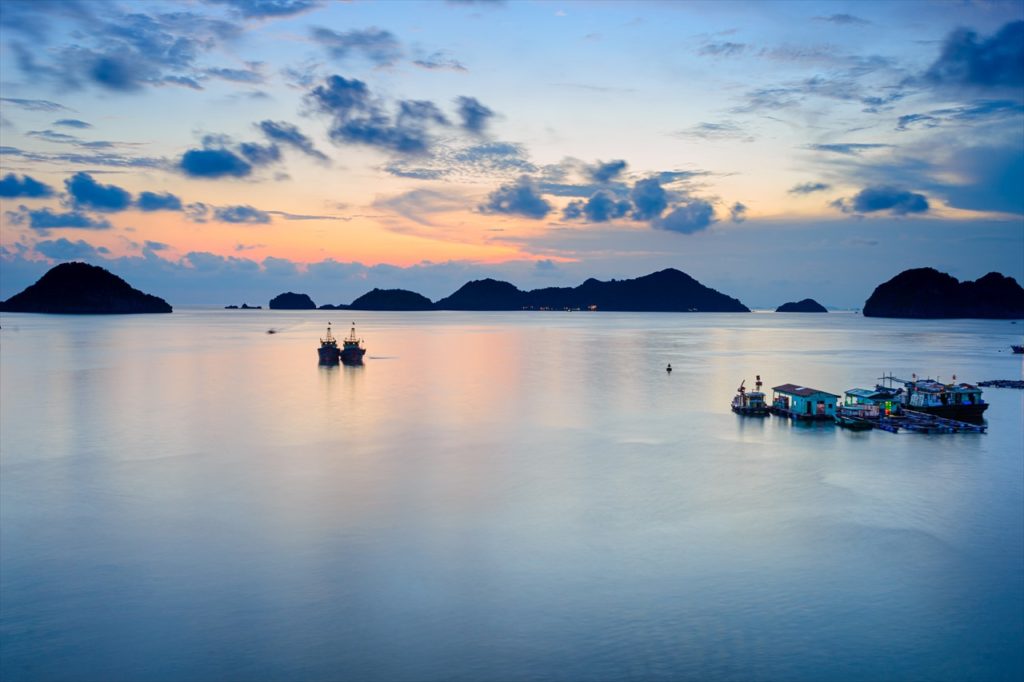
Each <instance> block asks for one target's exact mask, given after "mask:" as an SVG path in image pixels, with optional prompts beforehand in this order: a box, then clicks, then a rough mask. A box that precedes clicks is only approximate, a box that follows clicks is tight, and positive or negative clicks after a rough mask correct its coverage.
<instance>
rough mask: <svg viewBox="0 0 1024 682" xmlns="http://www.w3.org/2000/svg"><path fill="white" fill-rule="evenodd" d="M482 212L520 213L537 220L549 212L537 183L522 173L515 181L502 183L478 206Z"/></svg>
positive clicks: (548, 206) (548, 205) (549, 207)
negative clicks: (506, 183)
mask: <svg viewBox="0 0 1024 682" xmlns="http://www.w3.org/2000/svg"><path fill="white" fill-rule="evenodd" d="M480 210H481V211H482V212H484V213H504V214H509V215H521V216H525V217H527V218H533V219H535V220H539V219H541V218H543V217H545V216H546V215H547V214H548V213H550V212H551V204H549V203H548V202H547V201H546V200H545V199H544V198H543V197H542V196H540V193H539V192H538V188H537V184H536V183H535V182H534V181H533V180H531V179H530V178H529V177H527V176H525V175H523V176H521V177H520V178H519V179H518V180H517V181H516V182H515V183H513V184H509V185H502V186H501V187H499V188H498V189H496V190H495V191H493V192H491V194H490V195H489V196H488V197H487V203H486V204H483V205H482V206H480Z"/></svg>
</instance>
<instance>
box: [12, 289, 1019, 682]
mask: <svg viewBox="0 0 1024 682" xmlns="http://www.w3.org/2000/svg"><path fill="white" fill-rule="evenodd" d="M329 322H331V323H333V331H334V333H335V335H336V336H339V337H341V336H344V335H347V333H348V332H349V328H350V326H351V325H352V324H353V323H354V324H355V325H356V331H357V333H358V335H359V336H360V337H362V338H363V339H364V341H365V345H366V348H367V349H368V351H367V354H366V360H365V364H364V366H362V367H345V366H338V367H321V366H318V364H317V352H316V351H317V346H318V345H319V339H320V337H321V336H323V335H324V333H325V331H326V327H327V325H328V323H329ZM270 332H274V333H270ZM1022 333H1024V322H1019V323H1013V322H1011V321H1010V320H941V321H937V320H931V321H922V320H891V319H873V318H867V319H866V318H864V317H862V316H861V315H858V314H855V313H828V314H788V315H786V314H775V313H768V312H764V313H761V312H755V313H752V314H708V313H690V314H685V313H684V314H676V313H663V314H648V313H611V312H600V311H599V312H553V311H537V312H501V313H476V312H474V313H463V312H418V313H388V312H363V311H345V310H342V311H270V310H253V311H247V310H223V309H214V308H203V307H194V308H179V309H178V310H176V312H174V313H173V314H170V315H129V316H61V315H27V314H3V315H0V679H3V680H4V682H20V681H23V680H47V681H87V682H91V681H101V680H102V681H110V682H116V681H125V682H150V681H164V680H166V681H174V682H176V681H188V682H204V681H207V680H210V681H213V680H218V681H234V680H237V681H244V682H250V681H262V680H268V681H277V680H310V681H331V680H358V681H374V680H382V681H409V682H419V681H428V680H456V681H459V680H465V681H473V682H489V681H494V682H517V681H520V680H556V681H558V680H567V681H570V680H571V681H588V680H595V681H596V680H710V681H715V680H738V681H744V682H747V681H752V680H766V681H787V682H788V681H802V680H807V681H815V682H821V681H825V682H827V681H831V680H838V681H844V682H845V681H856V680H928V681H944V680H950V681H953V680H984V681H998V680H1020V679H1022V677H1024V647H1022V643H1024V391H1020V390H1014V389H1005V388H987V389H985V391H984V399H985V400H986V401H988V402H989V403H990V405H991V406H990V408H989V410H988V412H987V413H986V417H987V424H988V432H987V433H984V434H976V433H974V434H971V433H964V434H952V435H924V434H912V433H903V432H901V433H898V434H892V433H887V432H883V431H868V432H851V431H846V430H843V429H841V428H838V427H836V426H834V425H832V424H825V423H818V424H811V425H804V424H794V423H790V422H789V421H787V420H784V419H780V418H776V417H767V418H755V417H741V416H738V415H736V414H733V413H732V412H731V411H730V409H729V403H730V400H731V398H732V397H733V395H734V394H735V392H736V389H737V387H738V386H739V385H740V382H741V381H744V380H745V382H746V387H748V388H752V387H753V384H754V381H755V377H756V376H757V375H760V376H761V378H762V379H763V381H764V382H765V386H766V388H767V390H768V393H769V396H770V393H771V387H773V386H777V385H780V384H784V383H794V384H799V385H804V386H810V387H814V388H819V389H822V390H825V391H829V392H832V393H836V394H841V393H842V392H843V391H845V390H846V389H849V388H853V387H866V388H871V387H873V386H874V385H875V383H876V382H877V379H878V378H879V377H881V376H883V375H884V374H894V375H895V376H897V377H905V378H910V376H911V375H912V374H915V375H916V376H918V377H931V378H938V379H940V380H942V381H947V382H948V381H952V380H953V377H954V375H955V376H956V379H957V380H958V381H969V382H976V381H979V380H986V379H1020V378H1021V377H1022V358H1021V356H1019V355H1017V356H1015V355H1012V354H1011V352H1010V348H1009V347H1010V345H1011V344H1013V343H1021V339H1022ZM669 364H671V365H672V369H673V371H672V372H671V373H669V372H667V371H666V366H667V365H669Z"/></svg>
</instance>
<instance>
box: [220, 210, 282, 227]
mask: <svg viewBox="0 0 1024 682" xmlns="http://www.w3.org/2000/svg"><path fill="white" fill-rule="evenodd" d="M213 219H214V220H218V221H220V222H222V223H249V224H263V223H269V222H270V214H269V213H267V212H266V211H261V210H259V209H257V208H253V207H252V206H221V207H217V208H214V209H213Z"/></svg>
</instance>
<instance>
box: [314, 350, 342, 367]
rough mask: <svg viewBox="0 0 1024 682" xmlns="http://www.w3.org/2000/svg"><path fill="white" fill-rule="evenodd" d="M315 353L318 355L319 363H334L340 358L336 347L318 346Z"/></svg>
mask: <svg viewBox="0 0 1024 682" xmlns="http://www.w3.org/2000/svg"><path fill="white" fill-rule="evenodd" d="M317 355H319V356H320V364H321V365H336V364H338V361H339V360H340V359H341V354H340V352H339V351H338V349H337V348H318V349H317Z"/></svg>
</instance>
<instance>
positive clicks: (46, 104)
mask: <svg viewBox="0 0 1024 682" xmlns="http://www.w3.org/2000/svg"><path fill="white" fill-rule="evenodd" d="M0 102H4V103H5V104H9V105H11V106H14V107H18V108H20V109H27V110H28V111H71V109H68V108H67V107H66V106H64V105H62V104H57V103H56V102H51V101H49V100H45V99H16V98H13V97H0Z"/></svg>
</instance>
